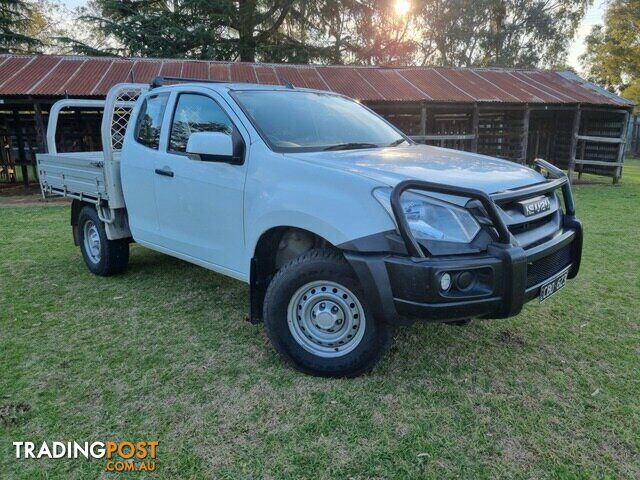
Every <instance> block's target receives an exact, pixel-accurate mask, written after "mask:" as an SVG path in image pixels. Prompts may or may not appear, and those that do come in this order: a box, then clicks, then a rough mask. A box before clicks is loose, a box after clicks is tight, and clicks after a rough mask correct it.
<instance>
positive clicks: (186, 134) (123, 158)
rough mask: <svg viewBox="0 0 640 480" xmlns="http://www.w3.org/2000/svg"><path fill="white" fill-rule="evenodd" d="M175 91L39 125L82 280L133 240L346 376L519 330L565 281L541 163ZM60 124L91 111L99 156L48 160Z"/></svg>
mask: <svg viewBox="0 0 640 480" xmlns="http://www.w3.org/2000/svg"><path fill="white" fill-rule="evenodd" d="M182 80H184V79H166V78H165V79H163V78H159V79H156V81H154V83H153V84H152V85H141V84H120V85H116V86H114V87H113V88H112V89H111V91H110V92H109V94H108V96H107V98H106V100H105V101H99V100H62V101H60V102H58V103H56V104H55V105H54V107H53V109H52V111H51V113H50V117H49V128H48V132H47V139H48V151H49V153H47V154H40V155H38V156H37V160H38V169H39V174H40V184H41V188H42V192H43V194H44V195H47V194H53V195H63V196H66V197H70V198H72V199H73V202H72V207H71V224H72V227H73V236H74V240H75V242H76V244H77V245H79V246H80V249H81V251H82V255H83V257H84V261H85V263H86V264H87V267H88V268H89V270H90V271H91V272H93V273H95V274H98V275H104V276H108V275H112V274H117V273H121V272H123V271H124V270H125V269H126V267H127V263H128V260H129V244H130V243H131V242H134V241H135V242H137V243H139V244H140V245H143V246H145V247H148V248H151V249H153V250H157V251H160V252H164V253H166V254H168V255H172V256H175V257H178V258H181V259H183V260H186V261H188V262H192V263H195V264H198V265H201V266H203V267H205V268H209V269H211V270H214V271H216V272H220V273H222V274H224V275H228V276H231V277H234V278H236V279H238V280H241V281H244V282H247V283H249V284H250V287H251V288H250V318H251V320H252V321H254V322H259V321H264V322H265V327H266V331H267V334H268V336H269V339H270V340H271V342H272V343H273V345H274V347H275V348H276V350H277V351H278V352H279V353H280V354H281V355H282V357H283V358H284V359H285V360H287V361H288V362H290V363H291V364H293V365H294V366H295V367H296V368H298V369H300V370H302V371H304V372H306V373H310V374H314V375H323V376H356V375H359V374H361V373H363V372H366V371H368V370H370V369H371V368H372V367H373V366H374V365H375V363H376V362H377V361H378V360H379V359H380V358H381V357H382V355H383V353H384V352H385V350H386V349H387V348H388V346H389V345H390V343H391V340H392V332H393V330H394V327H396V326H398V325H404V324H408V323H410V322H411V321H412V319H415V318H419V319H424V320H428V321H442V322H449V323H454V324H464V323H466V322H468V321H469V319H472V318H505V317H509V316H512V315H516V314H517V313H518V312H519V311H520V310H521V308H522V305H523V304H524V303H525V302H527V301H529V300H532V299H534V298H536V297H537V298H539V299H540V300H544V299H546V298H547V297H549V296H551V295H552V294H553V293H555V292H556V291H557V290H558V289H560V288H562V287H563V286H564V285H565V282H566V280H567V279H568V278H572V277H574V276H575V275H576V274H577V272H578V268H579V265H580V258H581V250H582V228H581V225H580V222H579V220H577V219H576V217H575V213H574V206H573V199H572V196H571V189H570V186H569V183H568V180H567V177H566V176H565V175H564V173H563V172H562V171H560V170H558V169H557V168H555V167H553V166H552V165H550V164H548V163H546V162H544V161H536V165H535V166H536V168H535V169H530V168H527V167H524V166H521V165H518V164H515V163H512V162H508V161H503V160H499V159H495V158H490V157H486V156H483V155H478V154H472V153H466V152H459V151H453V150H446V149H442V148H436V147H430V146H425V145H416V144H414V142H412V141H411V140H410V139H409V138H407V137H406V136H405V135H404V134H402V133H401V132H400V131H398V130H397V129H396V128H395V127H393V126H392V125H390V124H389V123H388V122H386V121H385V120H384V119H382V118H380V117H379V116H377V115H376V114H375V113H373V112H372V111H370V110H369V109H367V108H366V107H364V106H362V105H360V104H359V103H357V102H355V101H353V100H351V99H348V98H346V97H343V96H341V95H336V94H333V93H329V92H323V91H315V90H307V89H298V88H294V87H293V86H291V85H289V86H287V87H277V86H263V85H251V84H235V83H215V82H193V81H190V82H188V83H184V82H181V81H182ZM167 81H171V82H173V84H172V85H164V84H165V83H167ZM69 107H74V108H77V107H92V108H104V118H103V122H102V143H103V150H102V151H100V152H70V153H57V149H56V126H57V123H58V117H59V114H60V113H61V112H62V111H63V110H64V109H65V108H69Z"/></svg>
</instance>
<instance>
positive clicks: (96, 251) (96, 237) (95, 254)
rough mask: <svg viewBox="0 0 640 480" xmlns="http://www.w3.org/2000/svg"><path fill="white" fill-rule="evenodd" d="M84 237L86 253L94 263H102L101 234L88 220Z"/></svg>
mask: <svg viewBox="0 0 640 480" xmlns="http://www.w3.org/2000/svg"><path fill="white" fill-rule="evenodd" d="M83 237H84V251H85V253H86V254H87V257H89V260H91V262H92V263H95V264H97V263H100V258H101V256H100V251H101V247H102V245H101V242H100V233H99V232H98V227H97V226H96V224H95V223H93V221H91V220H87V221H86V222H85V224H84V227H83Z"/></svg>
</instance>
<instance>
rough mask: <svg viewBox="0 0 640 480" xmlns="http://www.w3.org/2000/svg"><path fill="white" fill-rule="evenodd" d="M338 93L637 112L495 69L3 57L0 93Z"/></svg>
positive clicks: (544, 74)
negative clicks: (160, 83) (173, 89)
mask: <svg viewBox="0 0 640 480" xmlns="http://www.w3.org/2000/svg"><path fill="white" fill-rule="evenodd" d="M159 74H160V75H167V76H183V77H190V78H199V79H208V80H223V81H234V82H251V83H262V84H274V85H284V84H286V83H287V82H291V83H293V84H294V85H296V86H299V87H307V88H317V89H322V90H331V91H334V92H339V93H342V94H344V95H348V96H350V97H353V98H357V99H358V100H362V101H368V102H376V101H381V102H384V101H420V100H426V101H428V102H462V103H473V102H503V103H551V104H567V103H571V104H575V103H582V104H590V105H609V106H617V107H630V106H633V102H631V101H629V100H626V99H624V98H621V97H619V96H617V95H614V94H611V93H610V92H607V91H605V90H603V89H602V88H600V87H598V86H596V85H594V84H592V83H589V82H587V81H586V80H583V79H581V78H580V77H578V76H576V75H574V74H572V73H570V72H553V71H546V70H518V69H494V68H445V67H398V68H385V67H351V66H315V65H288V64H260V63H257V64H253V63H237V62H235V63H234V62H206V61H196V60H169V59H167V60H165V59H147V58H144V59H142V58H110V57H82V56H56V55H8V54H4V55H0V96H16V95H32V96H63V95H68V96H71V97H73V96H81V97H86V96H105V95H106V93H107V91H108V90H109V88H110V87H111V86H112V85H114V84H116V83H119V82H143V83H146V82H150V81H151V80H152V79H153V78H154V77H155V76H156V75H159Z"/></svg>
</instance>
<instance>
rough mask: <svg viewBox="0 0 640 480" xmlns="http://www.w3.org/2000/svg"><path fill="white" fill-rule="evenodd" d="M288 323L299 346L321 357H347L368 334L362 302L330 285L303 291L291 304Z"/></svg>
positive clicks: (312, 285) (305, 287)
mask: <svg viewBox="0 0 640 480" xmlns="http://www.w3.org/2000/svg"><path fill="white" fill-rule="evenodd" d="M287 321H288V324H289V331H290V332H291V334H292V336H293V338H294V339H295V340H296V342H297V343H298V344H299V345H300V346H302V347H303V348H304V349H305V350H307V351H308V352H310V353H313V354H314V355H318V356H321V357H329V358H330V357H340V356H342V355H346V354H347V353H349V352H351V351H352V350H353V349H354V348H356V347H357V346H358V344H359V343H360V341H361V340H362V337H363V336H364V331H365V316H364V309H363V308H362V305H361V304H360V301H359V300H358V299H357V297H356V296H355V295H354V294H353V292H351V291H350V290H349V289H347V288H345V287H344V286H342V285H340V284H338V283H335V282H329V281H316V282H310V283H308V284H306V285H303V286H302V287H300V288H299V289H298V291H296V293H295V294H294V295H293V296H292V297H291V301H290V302H289V307H288V312H287Z"/></svg>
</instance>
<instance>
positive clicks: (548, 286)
mask: <svg viewBox="0 0 640 480" xmlns="http://www.w3.org/2000/svg"><path fill="white" fill-rule="evenodd" d="M568 276H569V269H568V268H567V269H566V270H564V271H563V272H560V273H559V274H558V275H556V276H555V277H553V278H552V279H551V280H549V281H548V282H547V283H545V284H544V285H542V286H541V287H540V301H541V302H544V301H545V300H546V299H547V298H549V297H550V296H551V295H553V294H554V293H556V292H557V291H558V290H560V289H561V288H562V287H564V286H565V285H566V284H567V277H568Z"/></svg>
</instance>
